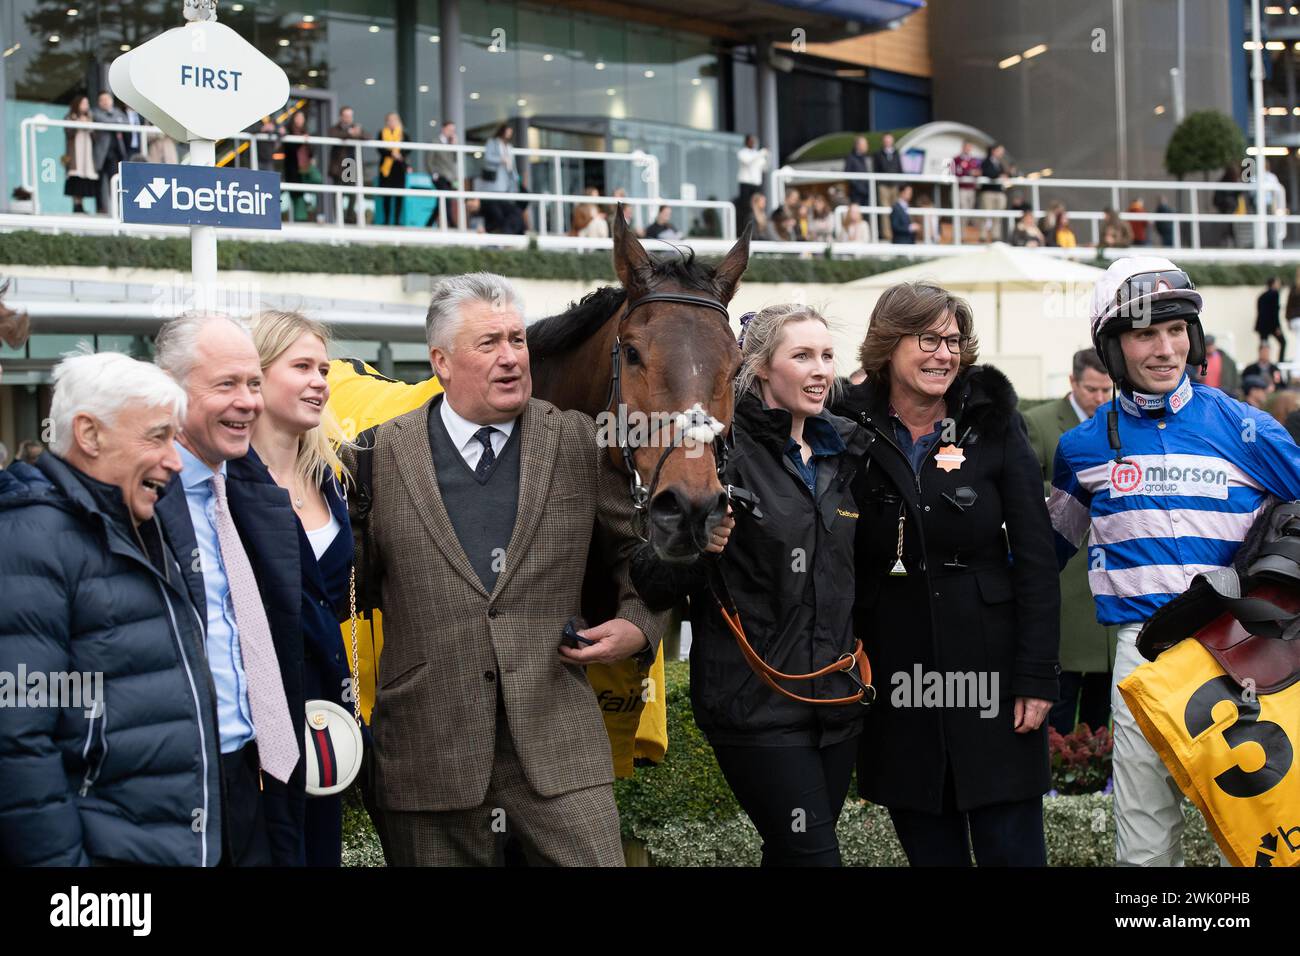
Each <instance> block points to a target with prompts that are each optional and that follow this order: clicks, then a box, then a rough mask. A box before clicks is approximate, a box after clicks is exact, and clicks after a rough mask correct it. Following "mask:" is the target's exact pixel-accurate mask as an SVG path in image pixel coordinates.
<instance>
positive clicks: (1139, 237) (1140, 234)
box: [1128, 196, 1150, 246]
mask: <svg viewBox="0 0 1300 956" xmlns="http://www.w3.org/2000/svg"><path fill="white" fill-rule="evenodd" d="M1128 211H1129V212H1138V213H1141V212H1146V211H1147V205H1146V203H1145V202H1143V201H1142V197H1141V196H1139V197H1138V198H1137V199H1134V200H1133V201H1132V202H1131V203H1129V204H1128ZM1128 225H1129V228H1130V229H1131V230H1133V245H1135V246H1145V245H1146V244H1147V226H1149V225H1150V223H1149V222H1148V221H1147V220H1145V219H1130V220H1129V221H1128Z"/></svg>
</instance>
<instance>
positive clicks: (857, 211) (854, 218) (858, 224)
mask: <svg viewBox="0 0 1300 956" xmlns="http://www.w3.org/2000/svg"><path fill="white" fill-rule="evenodd" d="M835 239H836V240H837V241H838V242H870V241H871V236H870V235H869V234H868V232H867V222H866V220H865V219H863V218H862V207H860V206H859V205H858V204H857V203H849V205H847V206H845V207H844V220H843V222H841V223H840V224H839V227H838V228H837V229H836V231H835Z"/></svg>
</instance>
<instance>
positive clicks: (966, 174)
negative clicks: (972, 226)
mask: <svg viewBox="0 0 1300 956" xmlns="http://www.w3.org/2000/svg"><path fill="white" fill-rule="evenodd" d="M983 168H984V163H983V162H982V161H981V160H980V158H979V157H978V156H976V155H975V144H974V143H972V142H971V141H970V140H966V141H964V142H963V143H962V144H961V152H960V153H958V154H957V156H956V157H954V159H953V161H952V174H953V175H954V176H956V177H957V179H958V183H957V195H956V196H955V197H954V198H955V199H956V201H957V202H956V205H957V208H958V209H974V208H975V177H977V176H978V175H979V174H980V170H981V169H983ZM969 221H970V220H969V219H966V218H964V219H962V223H963V225H964V224H965V223H967V222H969Z"/></svg>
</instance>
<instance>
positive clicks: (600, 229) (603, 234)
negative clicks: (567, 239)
mask: <svg viewBox="0 0 1300 956" xmlns="http://www.w3.org/2000/svg"><path fill="white" fill-rule="evenodd" d="M569 235H571V236H581V237H582V238H584V239H608V238H609V223H608V222H606V221H605V217H604V216H602V215H600V213H599V212H598V210H597V209H596V207H595V206H593V205H592V204H591V203H588V202H585V203H580V204H579V205H578V206H576V207H574V210H573V228H572V229H570V230H569Z"/></svg>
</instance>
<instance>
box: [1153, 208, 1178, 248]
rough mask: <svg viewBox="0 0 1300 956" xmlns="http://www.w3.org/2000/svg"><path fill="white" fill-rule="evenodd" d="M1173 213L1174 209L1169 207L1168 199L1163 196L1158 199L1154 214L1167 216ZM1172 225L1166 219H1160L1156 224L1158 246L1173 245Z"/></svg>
mask: <svg viewBox="0 0 1300 956" xmlns="http://www.w3.org/2000/svg"><path fill="white" fill-rule="evenodd" d="M1173 211H1174V207H1173V206H1171V205H1169V199H1168V198H1167V197H1165V196H1161V197H1160V201H1159V202H1158V203H1156V214H1157V215H1160V216H1167V215H1169V214H1170V213H1172V212H1173ZM1174 225H1175V224H1174V223H1173V222H1171V221H1170V220H1168V219H1162V220H1160V221H1159V222H1157V223H1156V235H1157V236H1159V237H1160V244H1161V245H1162V246H1165V247H1169V246H1172V245H1173V244H1174Z"/></svg>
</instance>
